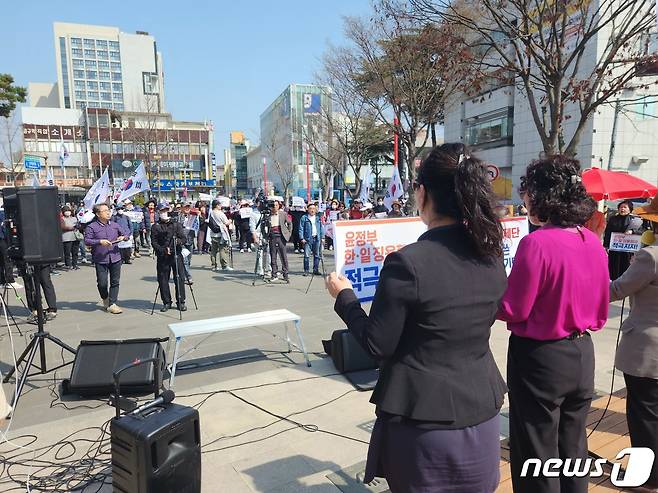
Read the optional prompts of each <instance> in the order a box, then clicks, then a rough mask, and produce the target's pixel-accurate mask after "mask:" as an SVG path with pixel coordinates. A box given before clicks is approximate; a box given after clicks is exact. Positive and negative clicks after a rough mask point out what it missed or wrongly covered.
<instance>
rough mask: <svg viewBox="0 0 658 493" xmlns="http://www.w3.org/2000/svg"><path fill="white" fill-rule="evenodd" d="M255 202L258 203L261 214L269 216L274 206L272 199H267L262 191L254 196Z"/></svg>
mask: <svg viewBox="0 0 658 493" xmlns="http://www.w3.org/2000/svg"><path fill="white" fill-rule="evenodd" d="M256 203H257V204H258V210H259V211H260V213H261V214H262V215H263V216H271V215H272V209H273V208H274V200H273V199H267V198H266V197H265V194H264V193H263V192H260V193H259V194H258V197H256Z"/></svg>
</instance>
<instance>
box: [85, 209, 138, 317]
mask: <svg viewBox="0 0 658 493" xmlns="http://www.w3.org/2000/svg"><path fill="white" fill-rule="evenodd" d="M93 211H94V214H95V215H96V218H95V219H94V220H93V221H92V222H90V223H89V224H88V225H87V227H86V228H85V245H87V246H88V247H90V248H91V258H92V262H93V263H94V264H95V266H96V283H97V285H98V293H99V294H100V296H101V300H103V307H104V308H105V310H106V311H107V312H109V313H112V314H115V315H117V314H119V313H121V308H119V307H118V306H117V304H116V303H117V298H118V297H119V281H120V279H121V263H122V262H121V254H120V253H119V246H118V243H119V242H121V241H126V240H127V239H128V238H129V237H130V230H129V229H128V228H127V227H126V226H125V225H124V224H120V223H117V222H116V221H110V218H111V216H112V212H111V211H110V208H109V206H108V205H107V204H96V205H95V206H94V208H93ZM108 276H109V278H110V282H109V289H108Z"/></svg>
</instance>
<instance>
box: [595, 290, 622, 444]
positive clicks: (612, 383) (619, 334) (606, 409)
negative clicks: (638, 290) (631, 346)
mask: <svg viewBox="0 0 658 493" xmlns="http://www.w3.org/2000/svg"><path fill="white" fill-rule="evenodd" d="M625 304H626V298H624V299H623V300H622V302H621V314H620V316H619V330H618V331H617V342H616V343H615V355H616V354H617V349H618V348H619V339H620V337H621V326H622V324H623V322H624V305H625ZM614 390H615V361H614V359H613V361H612V380H611V382H610V394H609V395H608V402H606V404H605V407H604V408H603V414H601V417H600V418H599V420H598V421H597V422H596V424H595V425H594V427H593V428H592V429H591V430H590V432H589V433H588V434H587V438H589V437H590V436H592V433H594V432H595V431H596V429H597V428H598V427H599V425H600V424H601V422H602V421H603V418H605V415H606V413H607V412H608V408H609V407H610V402H611V401H612V394H613V393H614Z"/></svg>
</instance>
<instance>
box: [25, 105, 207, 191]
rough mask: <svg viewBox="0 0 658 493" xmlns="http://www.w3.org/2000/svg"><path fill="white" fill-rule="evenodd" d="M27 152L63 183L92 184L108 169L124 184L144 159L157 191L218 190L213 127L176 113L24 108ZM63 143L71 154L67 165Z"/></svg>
mask: <svg viewBox="0 0 658 493" xmlns="http://www.w3.org/2000/svg"><path fill="white" fill-rule="evenodd" d="M21 119H22V127H23V142H24V150H25V153H26V154H28V155H34V156H37V157H39V158H42V159H43V166H44V168H46V167H48V168H50V169H51V170H52V172H53V176H54V178H55V180H56V182H58V183H59V184H60V185H65V186H68V187H71V186H88V185H91V183H92V181H93V180H94V179H96V178H97V177H98V176H100V174H101V173H102V172H103V171H104V170H105V169H109V174H110V178H111V181H112V183H113V184H114V185H115V186H120V185H121V184H122V183H123V180H124V179H126V178H127V177H128V176H130V174H131V173H132V172H133V170H134V169H135V168H136V167H137V166H139V165H140V164H142V163H144V165H145V167H146V170H147V173H148V174H149V175H150V176H149V178H150V180H151V188H152V190H153V192H156V191H161V192H169V193H168V196H173V195H174V194H175V193H176V192H179V193H177V195H179V196H180V195H181V192H184V191H185V190H186V191H187V192H188V193H194V192H208V191H211V190H212V189H214V188H215V186H216V180H215V179H214V178H213V177H212V173H213V170H212V164H211V163H212V161H211V156H210V154H211V152H210V143H211V135H212V131H211V129H210V128H211V127H210V125H209V124H207V123H205V122H182V121H175V120H173V118H172V117H171V115H169V114H166V113H161V114H158V115H153V114H148V113H131V112H122V113H120V112H115V111H112V110H107V109H97V108H87V109H86V110H84V111H82V110H79V109H62V108H30V107H23V108H21ZM62 146H64V147H65V149H66V154H67V157H66V159H65V161H64V165H63V166H62V164H61V161H60V153H61V149H62Z"/></svg>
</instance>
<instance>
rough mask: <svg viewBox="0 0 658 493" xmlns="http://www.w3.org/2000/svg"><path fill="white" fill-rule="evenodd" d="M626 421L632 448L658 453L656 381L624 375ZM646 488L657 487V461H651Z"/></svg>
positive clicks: (657, 388) (657, 392)
mask: <svg viewBox="0 0 658 493" xmlns="http://www.w3.org/2000/svg"><path fill="white" fill-rule="evenodd" d="M624 380H625V381H626V391H627V392H626V420H627V421H628V431H629V433H630V435H631V445H632V446H633V447H647V448H650V449H651V450H653V451H654V452H656V451H658V380H656V379H654V378H643V377H634V376H633V375H629V374H627V373H624ZM646 486H650V487H653V488H656V487H658V460H654V461H653V468H652V469H651V476H649V480H648V481H647V484H646Z"/></svg>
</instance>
